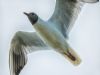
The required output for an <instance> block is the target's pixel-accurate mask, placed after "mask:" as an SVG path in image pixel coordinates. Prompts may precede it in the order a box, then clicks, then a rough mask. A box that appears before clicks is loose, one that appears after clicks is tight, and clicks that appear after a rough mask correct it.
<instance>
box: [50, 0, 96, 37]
mask: <svg viewBox="0 0 100 75" xmlns="http://www.w3.org/2000/svg"><path fill="white" fill-rule="evenodd" d="M97 1H98V0H56V7H55V11H54V14H53V15H52V17H51V18H50V19H49V20H48V22H50V23H52V25H53V26H56V28H57V29H58V30H59V31H60V32H61V33H62V34H63V35H64V37H67V35H68V33H69V31H70V30H71V28H72V27H73V25H74V23H75V20H76V19H77V17H78V14H79V12H80V10H81V8H82V6H83V5H84V2H86V3H87V2H89V3H91V2H97Z"/></svg>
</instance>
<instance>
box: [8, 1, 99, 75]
mask: <svg viewBox="0 0 100 75" xmlns="http://www.w3.org/2000/svg"><path fill="white" fill-rule="evenodd" d="M98 1H99V0H56V6H55V11H54V14H53V15H52V16H51V18H50V19H49V20H48V21H43V20H42V19H41V18H40V17H38V15H37V14H36V13H33V12H31V13H26V12H24V14H25V15H26V16H27V17H28V19H29V21H30V22H31V24H32V26H33V27H34V29H35V30H36V32H23V31H18V32H16V34H15V35H14V37H13V39H12V42H11V47H10V51H9V68H10V73H11V75H19V74H20V72H21V70H22V69H23V68H24V66H25V65H26V63H27V58H28V57H27V54H29V53H31V52H34V51H37V50H51V49H53V50H55V51H56V52H58V53H60V54H61V55H62V56H64V57H65V58H66V59H68V60H69V61H70V62H71V63H72V64H73V65H79V64H80V63H81V59H80V57H79V56H78V55H77V54H76V52H75V51H74V50H73V49H72V48H71V47H70V45H69V44H68V42H67V40H66V39H68V34H69V32H70V30H71V28H72V26H73V25H74V23H75V20H76V18H77V17H78V14H79V12H80V10H81V8H82V7H83V5H84V4H85V3H96V2H98Z"/></svg>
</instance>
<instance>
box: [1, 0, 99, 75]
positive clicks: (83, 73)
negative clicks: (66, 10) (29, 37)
mask: <svg viewBox="0 0 100 75" xmlns="http://www.w3.org/2000/svg"><path fill="white" fill-rule="evenodd" d="M55 2H56V1H55V0H0V75H10V71H9V59H8V58H9V48H10V42H11V39H12V37H13V36H14V33H15V32H17V31H28V32H32V31H35V30H34V28H33V27H32V25H31V24H30V22H29V20H28V19H27V17H26V16H25V15H24V14H23V12H35V13H37V14H38V15H39V17H41V18H42V19H43V20H45V21H46V20H48V19H49V18H50V17H51V15H52V14H53V12H54V8H55ZM68 42H69V44H70V45H71V46H72V48H74V49H75V51H76V52H77V53H78V54H79V55H80V57H81V59H82V63H81V64H80V65H79V66H77V67H75V66H73V65H72V64H71V63H70V62H69V61H68V60H66V59H65V58H64V57H63V56H61V55H60V54H58V53H56V52H55V51H53V50H51V51H38V52H34V53H31V54H29V55H28V57H29V58H28V62H27V65H26V66H25V67H24V69H23V70H22V72H21V73H20V75H100V2H99V3H95V4H85V5H84V7H83V9H82V11H81V13H80V15H79V17H78V19H77V21H76V23H75V25H74V27H73V29H72V30H71V32H70V34H69V40H68Z"/></svg>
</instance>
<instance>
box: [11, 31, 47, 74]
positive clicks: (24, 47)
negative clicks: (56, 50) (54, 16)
mask: <svg viewBox="0 0 100 75" xmlns="http://www.w3.org/2000/svg"><path fill="white" fill-rule="evenodd" d="M47 49H49V48H48V47H47V46H46V45H45V44H44V42H43V41H42V40H41V39H40V38H39V37H38V36H37V35H36V33H35V32H32V33H29V32H21V31H20V32H17V33H16V35H15V36H14V38H13V39H12V42H11V48H10V52H9V67H10V71H11V75H19V73H20V72H21V70H22V69H23V68H24V66H25V64H26V63H27V54H28V53H30V52H33V51H35V50H47Z"/></svg>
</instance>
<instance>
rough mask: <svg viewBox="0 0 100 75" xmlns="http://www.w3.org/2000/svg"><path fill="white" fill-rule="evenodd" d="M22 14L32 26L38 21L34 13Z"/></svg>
mask: <svg viewBox="0 0 100 75" xmlns="http://www.w3.org/2000/svg"><path fill="white" fill-rule="evenodd" d="M24 14H25V15H26V16H27V17H28V19H29V20H30V22H31V24H32V25H34V24H35V23H36V22H37V21H38V16H37V15H36V14H35V13H33V12H32V13H26V12H24Z"/></svg>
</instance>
